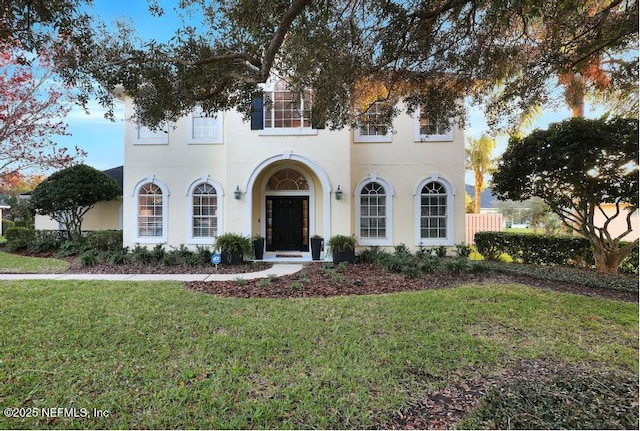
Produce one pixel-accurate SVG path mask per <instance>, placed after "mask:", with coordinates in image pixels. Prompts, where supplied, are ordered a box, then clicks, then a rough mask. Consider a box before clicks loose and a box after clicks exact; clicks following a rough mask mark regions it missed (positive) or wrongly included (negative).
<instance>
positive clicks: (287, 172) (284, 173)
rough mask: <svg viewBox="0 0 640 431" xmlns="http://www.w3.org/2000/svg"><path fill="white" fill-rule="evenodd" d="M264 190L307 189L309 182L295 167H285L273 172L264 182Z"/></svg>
mask: <svg viewBox="0 0 640 431" xmlns="http://www.w3.org/2000/svg"><path fill="white" fill-rule="evenodd" d="M265 188H266V190H271V191H283V190H298V191H299V190H309V183H308V182H307V179H306V178H305V176H304V175H303V174H301V173H300V172H298V171H297V170H295V169H291V168H285V169H281V170H279V171H277V172H275V173H274V174H273V175H271V177H270V178H269V181H267V184H266V187H265Z"/></svg>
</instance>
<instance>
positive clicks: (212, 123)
mask: <svg viewBox="0 0 640 431" xmlns="http://www.w3.org/2000/svg"><path fill="white" fill-rule="evenodd" d="M122 98H123V100H124V101H125V118H128V119H130V118H132V116H133V114H134V105H133V103H132V100H131V99H130V98H127V97H126V96H122ZM296 100H299V102H296ZM311 103H312V97H311V95H310V93H309V94H305V96H304V97H302V98H295V97H293V94H292V93H291V92H289V91H288V90H287V89H286V88H285V86H284V85H283V83H282V82H280V81H275V82H271V83H270V84H266V85H265V87H264V92H263V97H262V98H261V99H256V100H255V101H254V103H253V112H252V116H251V121H250V122H248V121H243V118H242V114H241V113H239V112H237V111H235V110H230V111H226V112H220V113H217V114H215V115H207V114H205V113H203V112H202V111H200V110H196V111H195V112H192V113H191V114H190V115H188V116H187V117H185V118H182V119H181V120H179V121H178V122H176V123H175V124H168V125H166V126H165V127H164V129H163V130H157V131H153V130H150V129H148V128H146V127H143V126H139V125H138V124H136V122H135V121H131V120H128V121H126V122H125V138H124V145H125V149H124V179H123V191H124V196H123V220H122V228H123V235H124V245H125V246H129V247H133V246H135V245H138V244H139V245H147V246H153V245H156V244H167V245H169V246H174V247H175V246H179V245H181V244H184V245H186V246H188V247H195V246H197V245H207V246H210V245H212V244H213V243H214V242H215V238H216V237H217V236H218V235H220V234H222V233H229V232H233V233H240V234H243V235H247V236H248V235H260V236H263V237H264V238H265V240H266V241H265V242H266V251H267V254H266V255H265V256H267V257H268V256H272V257H273V256H275V255H276V253H280V254H282V253H283V252H289V253H290V252H295V253H296V254H300V255H303V256H306V255H307V253H308V252H309V243H310V237H311V236H313V235H320V236H322V237H324V238H325V239H329V238H330V237H331V236H332V235H334V234H346V235H351V234H353V235H355V237H356V239H357V242H358V244H359V246H374V245H377V246H392V245H394V244H399V243H404V244H406V245H407V246H411V247H417V246H419V245H423V246H427V247H428V246H440V245H444V246H453V245H454V244H456V243H461V242H464V238H465V235H464V234H465V232H464V220H465V218H464V190H465V189H464V136H463V130H461V129H459V128H458V127H457V126H454V125H452V124H430V123H429V122H428V120H427V119H425V118H421V116H420V113H419V111H418V112H417V113H416V114H414V115H408V114H406V113H405V114H402V115H400V116H399V117H397V118H396V119H395V121H394V124H393V129H390V128H387V127H386V126H385V125H384V124H376V118H378V117H377V114H376V112H377V109H378V107H377V105H374V106H373V107H372V109H370V110H369V113H368V114H367V115H369V116H370V119H369V121H368V122H366V124H363V126H362V127H359V128H356V129H355V130H350V129H343V130H329V129H324V128H322V125H318V124H315V122H314V118H312V117H311Z"/></svg>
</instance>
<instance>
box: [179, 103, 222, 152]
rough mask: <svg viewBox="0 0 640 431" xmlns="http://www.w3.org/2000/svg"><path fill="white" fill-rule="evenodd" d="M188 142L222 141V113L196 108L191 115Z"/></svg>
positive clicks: (214, 142) (206, 142) (207, 142)
mask: <svg viewBox="0 0 640 431" xmlns="http://www.w3.org/2000/svg"><path fill="white" fill-rule="evenodd" d="M189 120H190V124H189V126H188V127H187V133H188V136H187V142H188V143H190V144H219V143H222V114H218V113H215V114H207V113H206V112H203V111H202V108H200V107H198V108H196V109H195V110H194V111H193V112H192V113H191V115H190V116H189Z"/></svg>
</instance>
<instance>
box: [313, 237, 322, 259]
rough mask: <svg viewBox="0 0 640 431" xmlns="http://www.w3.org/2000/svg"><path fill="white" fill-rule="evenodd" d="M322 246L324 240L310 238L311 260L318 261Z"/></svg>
mask: <svg viewBox="0 0 640 431" xmlns="http://www.w3.org/2000/svg"><path fill="white" fill-rule="evenodd" d="M323 245H324V238H311V258H312V259H313V260H320V252H321V251H322V246H323Z"/></svg>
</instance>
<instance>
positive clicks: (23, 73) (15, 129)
mask: <svg viewBox="0 0 640 431" xmlns="http://www.w3.org/2000/svg"><path fill="white" fill-rule="evenodd" d="M47 46H48V47H49V48H51V46H50V45H47ZM51 61H52V54H51V52H50V51H47V50H45V49H43V50H41V51H40V52H37V53H36V54H35V55H32V54H30V53H29V52H27V51H25V49H24V47H23V46H22V45H21V43H20V42H17V41H2V40H0V183H1V182H2V181H4V177H11V176H13V175H15V174H16V173H17V172H19V171H20V170H22V169H26V168H33V167H37V168H42V169H47V168H55V169H59V168H62V167H65V166H69V165H70V164H71V163H72V162H73V161H74V159H75V158H77V157H82V156H84V155H85V153H84V152H83V151H82V150H80V149H79V148H75V151H74V152H72V151H69V150H68V149H66V148H59V147H58V146H57V144H56V143H55V142H54V141H53V140H52V136H53V135H65V134H67V125H66V124H65V123H64V121H63V117H64V116H65V115H66V114H67V113H68V112H69V110H70V109H71V106H70V105H69V103H70V100H71V99H70V94H69V91H68V90H67V89H66V88H65V86H64V85H62V83H60V82H57V81H56V80H55V79H54V77H55V76H54V72H53V71H52V69H51V68H50V64H51Z"/></svg>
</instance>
